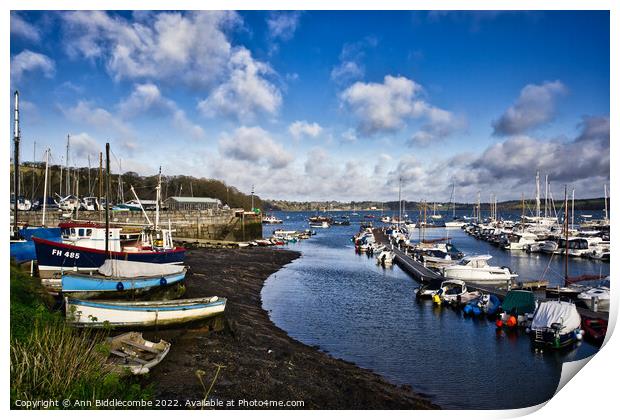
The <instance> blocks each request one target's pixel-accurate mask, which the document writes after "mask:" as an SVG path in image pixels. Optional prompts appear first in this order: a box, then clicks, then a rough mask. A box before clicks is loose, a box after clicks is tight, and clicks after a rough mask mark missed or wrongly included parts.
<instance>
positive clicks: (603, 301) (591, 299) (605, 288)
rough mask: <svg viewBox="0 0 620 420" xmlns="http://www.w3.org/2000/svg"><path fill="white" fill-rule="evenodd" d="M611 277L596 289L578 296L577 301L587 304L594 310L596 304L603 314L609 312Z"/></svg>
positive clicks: (593, 288) (590, 289) (585, 291)
mask: <svg viewBox="0 0 620 420" xmlns="http://www.w3.org/2000/svg"><path fill="white" fill-rule="evenodd" d="M609 285H610V282H609V277H608V278H607V279H605V280H603V281H602V282H600V284H599V285H598V286H596V287H592V288H589V289H586V290H584V291H583V292H581V293H579V295H577V299H579V300H580V301H582V302H583V303H585V304H586V306H587V307H588V308H590V309H593V303H595V304H596V306H597V310H598V311H601V312H609V299H610V295H609Z"/></svg>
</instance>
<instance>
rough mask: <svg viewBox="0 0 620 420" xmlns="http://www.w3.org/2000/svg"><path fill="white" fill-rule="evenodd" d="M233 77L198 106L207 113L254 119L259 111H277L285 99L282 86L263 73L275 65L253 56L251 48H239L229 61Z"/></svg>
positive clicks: (270, 112)
mask: <svg viewBox="0 0 620 420" xmlns="http://www.w3.org/2000/svg"><path fill="white" fill-rule="evenodd" d="M228 69H229V78H228V80H226V81H225V82H224V83H222V84H221V85H220V86H218V87H217V88H216V89H214V90H213V91H212V92H211V94H210V95H209V96H208V97H207V98H206V99H204V100H202V101H200V103H199V104H198V109H199V110H200V111H201V112H203V113H204V114H205V115H207V116H210V117H213V116H216V115H221V116H227V117H234V118H237V119H238V120H241V121H248V120H252V119H253V118H254V117H255V116H256V115H257V114H259V113H266V114H275V113H277V112H278V109H279V108H280V105H281V103H282V94H281V93H280V90H279V89H278V88H277V87H275V86H274V85H273V84H272V83H270V82H269V81H267V80H266V79H264V78H263V76H266V75H270V74H273V70H272V69H271V67H270V66H269V65H268V64H266V63H263V62H260V61H256V60H254V59H253V58H252V55H251V53H250V51H248V50H247V49H245V48H242V47H241V48H237V49H235V51H234V52H233V54H232V56H231V59H230V62H229V63H228Z"/></svg>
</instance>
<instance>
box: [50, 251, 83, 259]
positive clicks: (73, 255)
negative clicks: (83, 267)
mask: <svg viewBox="0 0 620 420" xmlns="http://www.w3.org/2000/svg"><path fill="white" fill-rule="evenodd" d="M52 255H57V256H59V257H65V258H72V259H74V260H77V259H79V258H80V253H79V252H69V251H65V252H64V253H63V251H62V250H61V249H52Z"/></svg>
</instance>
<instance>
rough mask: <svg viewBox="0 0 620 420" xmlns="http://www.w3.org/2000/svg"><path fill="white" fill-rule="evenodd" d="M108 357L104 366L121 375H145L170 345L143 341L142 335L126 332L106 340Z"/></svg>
mask: <svg viewBox="0 0 620 420" xmlns="http://www.w3.org/2000/svg"><path fill="white" fill-rule="evenodd" d="M107 343H108V345H109V346H110V356H109V357H108V360H107V362H106V364H108V365H110V366H111V367H112V369H113V370H114V371H117V372H119V373H121V374H126V373H131V374H132V375H145V374H147V373H149V371H150V370H151V368H153V367H154V366H156V365H158V364H159V362H161V361H162V360H163V359H164V357H166V355H167V354H168V351H169V350H170V343H168V342H167V341H164V340H159V342H158V343H154V342H152V341H148V340H145V339H144V338H143V337H142V333H139V332H128V333H125V334H121V335H117V336H116V337H110V338H108V339H107Z"/></svg>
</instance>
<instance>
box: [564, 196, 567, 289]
mask: <svg viewBox="0 0 620 420" xmlns="http://www.w3.org/2000/svg"><path fill="white" fill-rule="evenodd" d="M564 231H565V234H566V246H565V249H564V283H565V284H567V283H568V187H567V186H566V185H564Z"/></svg>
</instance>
